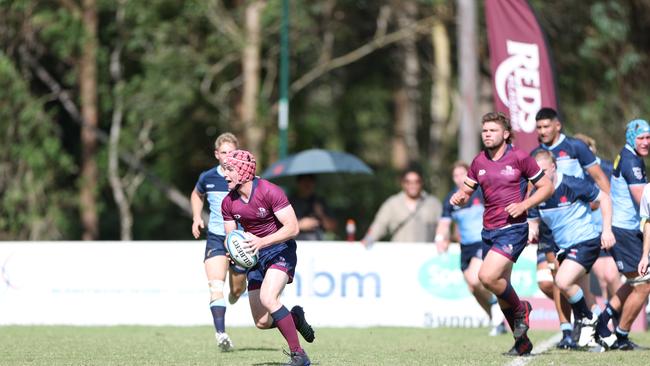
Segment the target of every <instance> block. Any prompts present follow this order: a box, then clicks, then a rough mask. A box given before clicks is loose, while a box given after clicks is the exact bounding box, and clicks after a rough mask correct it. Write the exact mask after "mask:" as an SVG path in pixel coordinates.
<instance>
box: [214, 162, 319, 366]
mask: <svg viewBox="0 0 650 366" xmlns="http://www.w3.org/2000/svg"><path fill="white" fill-rule="evenodd" d="M224 166H225V168H226V181H227V182H228V188H229V189H230V193H229V194H228V195H227V196H226V197H225V198H224V199H223V202H222V204H221V210H222V212H223V218H224V225H225V228H226V233H229V232H231V231H232V230H235V229H236V228H237V223H239V224H240V225H241V226H242V227H243V228H244V230H245V231H246V233H247V234H248V239H247V240H246V241H245V243H244V247H245V249H246V250H247V251H249V252H252V253H254V254H257V255H258V257H259V259H258V262H257V264H256V265H255V266H253V267H252V268H250V269H249V271H248V300H249V302H250V307H251V313H252V315H253V319H254V320H255V325H256V326H257V327H258V328H260V329H270V328H276V327H277V328H278V329H279V330H280V333H282V336H283V337H284V339H285V340H286V341H287V344H288V345H289V351H290V353H289V354H288V355H289V356H290V357H291V359H290V360H289V363H287V364H286V365H288V366H304V365H310V364H311V362H310V361H309V357H308V356H307V353H306V352H305V350H304V349H303V348H302V347H301V346H300V341H299V340H298V333H297V332H296V329H297V330H298V331H299V332H300V334H301V335H302V336H303V338H304V339H305V340H306V341H307V342H309V343H311V342H313V341H314V330H313V329H312V327H311V326H310V325H309V324H308V323H307V321H306V319H305V314H304V312H303V310H302V308H301V307H300V306H294V307H293V309H291V311H289V310H287V308H286V307H285V306H284V305H282V303H281V302H280V296H281V295H282V291H283V290H284V287H285V286H286V285H287V283H291V282H293V276H294V273H295V270H296V264H297V262H298V259H297V256H296V241H295V240H294V239H293V238H294V237H295V236H296V235H298V219H297V218H296V214H295V213H294V211H293V207H291V205H290V204H289V200H288V199H287V196H286V195H285V194H284V192H283V191H282V189H280V187H278V186H276V185H275V184H273V183H271V182H269V181H267V180H264V179H260V178H258V177H255V168H256V163H255V157H254V156H253V154H251V153H250V152H248V151H245V150H235V151H232V152H230V153H228V155H227V157H226V160H225V164H224Z"/></svg>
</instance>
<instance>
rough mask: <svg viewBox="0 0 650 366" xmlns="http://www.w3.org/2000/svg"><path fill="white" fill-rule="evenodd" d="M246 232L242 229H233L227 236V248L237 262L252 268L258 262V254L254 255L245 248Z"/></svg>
mask: <svg viewBox="0 0 650 366" xmlns="http://www.w3.org/2000/svg"><path fill="white" fill-rule="evenodd" d="M245 240H246V234H245V233H244V232H243V231H242V230H233V231H231V232H230V233H228V235H227V236H226V250H227V251H228V253H229V254H230V258H232V260H233V261H235V263H237V264H238V265H240V266H242V267H244V268H251V267H253V266H254V265H255V264H257V255H252V254H251V253H248V252H247V251H246V250H245V249H244V241H245Z"/></svg>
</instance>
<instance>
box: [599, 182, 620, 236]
mask: <svg viewBox="0 0 650 366" xmlns="http://www.w3.org/2000/svg"><path fill="white" fill-rule="evenodd" d="M596 201H598V202H599V203H600V212H601V213H602V215H603V232H602V234H601V235H600V244H601V246H602V248H603V249H609V248H611V247H612V246H614V244H615V243H616V239H615V238H614V233H613V232H612V212H613V208H612V199H611V197H610V196H609V194H607V193H606V192H605V191H603V190H601V191H600V194H599V195H598V197H597V198H596Z"/></svg>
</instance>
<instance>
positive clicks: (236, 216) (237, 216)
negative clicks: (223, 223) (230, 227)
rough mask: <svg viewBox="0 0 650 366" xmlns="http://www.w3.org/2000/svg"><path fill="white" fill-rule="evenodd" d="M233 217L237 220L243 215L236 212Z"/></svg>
mask: <svg viewBox="0 0 650 366" xmlns="http://www.w3.org/2000/svg"><path fill="white" fill-rule="evenodd" d="M232 217H234V218H235V220H239V219H241V215H240V214H234V215H232Z"/></svg>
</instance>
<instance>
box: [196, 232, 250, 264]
mask: <svg viewBox="0 0 650 366" xmlns="http://www.w3.org/2000/svg"><path fill="white" fill-rule="evenodd" d="M225 240H226V236H225V235H217V234H215V233H212V232H210V231H208V240H207V241H206V243H205V255H204V257H203V261H204V262H205V261H206V260H208V259H209V258H212V257H216V256H218V255H223V256H225V255H226V246H225V244H224V241H225ZM230 270H231V271H233V272H237V273H246V268H244V267H242V266H240V265H237V264H233V263H230Z"/></svg>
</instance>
